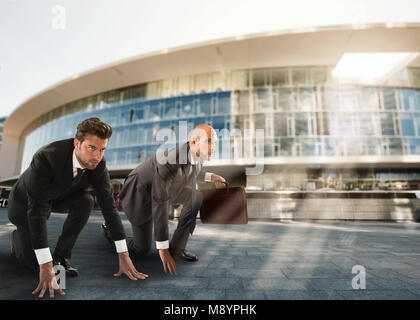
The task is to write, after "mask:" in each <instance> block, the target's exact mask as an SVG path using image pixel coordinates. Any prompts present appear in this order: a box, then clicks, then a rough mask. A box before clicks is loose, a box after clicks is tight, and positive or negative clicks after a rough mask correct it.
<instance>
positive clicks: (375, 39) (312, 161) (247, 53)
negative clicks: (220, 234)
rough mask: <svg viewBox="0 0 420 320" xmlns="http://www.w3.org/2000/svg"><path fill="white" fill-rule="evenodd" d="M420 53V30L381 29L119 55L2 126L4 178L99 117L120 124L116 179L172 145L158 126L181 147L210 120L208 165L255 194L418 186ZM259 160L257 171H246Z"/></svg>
mask: <svg viewBox="0 0 420 320" xmlns="http://www.w3.org/2000/svg"><path fill="white" fill-rule="evenodd" d="M391 53H393V55H392V54H391ZM418 53H420V25H414V24H411V25H410V24H408V25H402V26H398V25H397V26H389V25H386V24H377V25H369V26H364V28H362V29H359V28H353V27H351V26H337V27H329V28H310V29H301V30H289V31H282V32H277V33H264V34H257V35H250V36H241V37H234V38H227V39H222V40H217V41H216V40H215V41H212V42H206V43H197V44H193V45H189V46H186V47H178V48H173V49H169V50H164V51H160V52H153V53H150V54H147V55H142V56H138V57H134V58H132V59H128V60H125V61H118V62H115V63H113V64H111V65H106V66H103V67H101V68H98V69H95V70H91V71H89V72H86V73H83V74H78V75H75V76H73V77H72V78H71V79H68V80H66V81H63V82H61V83H58V84H56V85H54V86H53V87H50V88H48V89H46V90H44V91H43V92H40V93H39V94H38V95H36V96H34V97H32V98H31V99H29V100H28V101H26V102H25V103H24V104H22V105H21V106H19V107H18V108H17V109H16V110H15V111H14V112H13V113H12V114H11V115H10V116H9V117H8V118H7V121H6V123H5V125H4V132H3V145H2V149H1V151H0V152H1V157H6V156H7V159H9V160H8V161H7V162H5V161H3V160H2V168H1V173H0V175H1V177H2V179H3V180H7V179H10V178H13V177H17V176H18V175H19V174H20V173H21V172H23V171H24V170H25V169H26V168H27V166H28V165H29V164H30V161H31V157H32V155H33V153H34V152H35V151H36V150H37V149H38V148H40V147H41V146H43V145H45V144H47V143H49V142H51V141H54V140H58V139H64V138H68V137H73V136H74V133H75V129H76V126H77V124H78V123H79V122H81V121H82V120H83V119H85V118H88V117H93V116H96V117H99V118H100V119H101V120H102V121H104V122H107V123H109V124H110V125H111V126H112V127H113V130H114V133H113V135H112V137H111V139H110V141H109V144H108V148H107V150H106V152H105V157H106V159H107V164H108V167H109V170H110V172H111V176H112V177H114V178H124V176H125V175H126V174H127V173H128V172H129V171H130V170H131V169H133V168H134V167H135V166H136V165H137V164H139V163H140V162H142V161H144V160H145V159H147V158H148V157H150V156H151V155H152V154H153V153H154V152H156V150H157V149H158V148H159V146H161V145H162V143H163V142H165V141H166V140H165V139H163V140H162V138H161V137H159V132H160V129H170V130H171V132H173V134H174V137H175V139H176V140H177V141H178V142H182V141H185V138H186V137H185V134H184V135H183V136H182V132H180V130H178V128H181V127H182V126H183V125H185V124H186V125H187V128H188V130H190V129H191V128H192V127H193V126H194V125H196V124H198V123H208V124H210V125H212V126H213V127H214V128H215V129H217V130H218V133H219V147H218V150H217V152H216V155H215V159H214V160H212V161H211V162H209V163H208V164H207V166H209V167H212V168H211V169H209V170H211V171H213V172H221V173H223V174H224V175H227V176H228V178H229V179H231V180H232V181H236V182H237V183H240V184H243V185H244V186H246V187H247V188H248V190H269V191H306V192H308V191H325V190H328V191H331V190H336V191H375V190H388V191H389V190H391V191H398V190H399V191H401V190H411V191H420V56H418ZM369 59H370V60H369ZM372 59H373V60H372ZM372 61H373V63H372ZM372 66H373V67H376V68H377V69H375V68H370V67H372ZM370 69H372V70H370ZM369 72H371V73H370V74H369ZM257 129H263V130H264V137H263V139H262V140H261V139H260V140H258V139H259V136H258V135H257ZM166 132H168V131H166ZM184 133H185V132H184ZM166 139H167V137H166ZM180 140H182V141H180ZM258 141H259V142H258ZM261 141H264V145H263V148H262V151H261V152H259V150H261V148H260V147H261ZM172 142H173V141H172ZM2 159H3V158H2ZM261 163H263V164H264V169H263V171H262V172H259V173H260V174H256V175H255V174H254V175H253V174H249V175H247V174H246V168H253V167H255V166H256V165H258V164H261Z"/></svg>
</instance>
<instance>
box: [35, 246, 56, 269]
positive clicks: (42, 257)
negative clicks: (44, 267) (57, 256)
mask: <svg viewBox="0 0 420 320" xmlns="http://www.w3.org/2000/svg"><path fill="white" fill-rule="evenodd" d="M35 255H36V259H37V260H38V264H40V265H41V264H44V263H47V262H50V261H52V256H51V252H50V248H42V249H36V250H35Z"/></svg>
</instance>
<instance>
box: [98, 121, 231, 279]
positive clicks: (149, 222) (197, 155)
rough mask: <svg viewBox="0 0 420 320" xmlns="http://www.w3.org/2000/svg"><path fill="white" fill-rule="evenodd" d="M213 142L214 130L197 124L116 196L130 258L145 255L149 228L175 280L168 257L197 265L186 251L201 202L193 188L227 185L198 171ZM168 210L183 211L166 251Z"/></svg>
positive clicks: (137, 171) (145, 164)
mask: <svg viewBox="0 0 420 320" xmlns="http://www.w3.org/2000/svg"><path fill="white" fill-rule="evenodd" d="M216 140H217V135H216V132H215V131H214V129H213V128H212V127H211V126H208V125H206V124H200V125H198V126H196V127H195V128H194V129H193V130H192V132H191V135H190V139H189V141H188V142H187V143H184V144H182V145H180V146H178V147H176V148H172V149H170V150H166V151H165V152H162V153H158V154H156V155H154V156H153V157H151V158H150V159H148V160H146V161H145V162H143V163H141V164H140V165H139V166H137V168H135V169H134V170H133V171H131V172H130V173H129V175H128V177H127V179H126V180H125V182H124V185H123V187H122V189H121V191H120V193H119V196H120V199H121V201H122V205H123V208H124V211H125V214H126V215H127V218H128V220H129V221H130V222H131V225H132V229H133V238H127V245H128V250H129V252H130V253H131V254H135V255H144V254H146V253H148V252H149V251H150V248H151V243H152V227H154V236H155V240H156V247H157V249H159V256H160V258H161V260H162V264H163V268H164V270H165V272H167V271H168V270H169V272H170V274H174V273H175V274H178V273H177V270H176V265H175V262H174V260H173V256H174V257H177V258H181V259H183V260H185V261H197V260H198V258H197V257H196V256H195V255H194V254H191V253H188V252H187V251H185V247H186V245H187V241H188V237H189V233H191V234H192V232H193V230H194V227H195V220H196V216H197V212H198V210H199V208H200V206H201V202H202V195H201V193H200V192H199V191H198V190H197V189H196V182H197V181H207V182H213V183H214V184H215V185H216V186H221V185H224V184H226V181H225V179H224V178H223V177H221V176H218V175H216V174H214V173H210V172H204V171H201V167H202V164H203V162H204V161H206V160H210V158H211V155H212V153H213V152H214V150H215V146H216ZM170 204H172V205H182V211H181V215H180V217H179V221H178V225H177V228H176V230H175V232H174V234H173V237H172V240H171V244H170V245H169V240H168V239H169V235H168V218H169V205H170ZM103 228H104V231H105V236H107V227H106V226H104V225H103Z"/></svg>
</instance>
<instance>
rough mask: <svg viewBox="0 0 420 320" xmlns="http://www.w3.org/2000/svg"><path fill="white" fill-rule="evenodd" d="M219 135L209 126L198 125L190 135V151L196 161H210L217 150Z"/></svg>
mask: <svg viewBox="0 0 420 320" xmlns="http://www.w3.org/2000/svg"><path fill="white" fill-rule="evenodd" d="M216 141H217V134H216V131H214V129H213V128H212V127H211V126H209V125H208V124H204V123H202V124H199V125H197V126H196V127H195V128H194V129H193V130H192V131H191V134H190V140H189V145H190V150H191V152H192V154H193V157H194V159H195V160H210V158H211V155H212V153H213V152H214V150H215V147H216Z"/></svg>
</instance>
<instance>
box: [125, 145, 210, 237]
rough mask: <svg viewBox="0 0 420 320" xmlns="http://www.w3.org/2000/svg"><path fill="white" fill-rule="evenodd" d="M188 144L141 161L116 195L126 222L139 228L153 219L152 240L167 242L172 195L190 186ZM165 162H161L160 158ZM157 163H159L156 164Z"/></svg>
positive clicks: (202, 174)
mask: <svg viewBox="0 0 420 320" xmlns="http://www.w3.org/2000/svg"><path fill="white" fill-rule="evenodd" d="M188 152H189V144H188V142H187V143H184V144H182V145H180V146H178V147H176V148H172V149H169V150H165V151H164V152H162V153H158V154H155V155H154V156H153V157H151V158H149V159H148V160H146V161H144V162H142V163H141V164H140V165H138V166H137V167H136V168H135V169H134V170H133V171H131V172H130V173H129V174H128V176H127V178H126V180H125V182H124V185H123V187H122V188H121V191H120V193H119V197H120V200H121V202H122V206H123V208H124V211H125V214H126V216H127V218H128V220H129V221H130V222H131V224H133V225H136V226H138V225H142V224H144V223H146V222H148V221H150V219H153V225H154V234H155V240H156V241H166V240H168V239H169V233H168V217H169V204H170V200H171V199H173V198H175V197H176V195H175V194H173V193H176V192H181V191H182V190H183V188H186V187H191V186H189V184H191V181H188V180H191V179H188V178H189V177H188V174H189V172H190V169H191V163H190V161H189V158H188V156H187V155H188ZM162 157H164V158H165V159H167V160H168V161H166V163H163V161H162V160H163V158H162ZM158 160H159V161H158ZM200 169H201V168H200V166H199V167H197V171H198V176H197V181H204V177H205V172H203V171H201V170H200Z"/></svg>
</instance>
